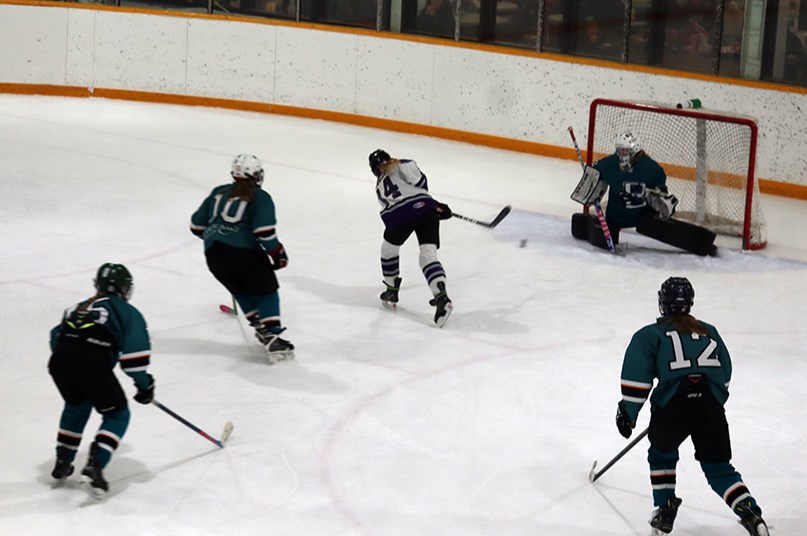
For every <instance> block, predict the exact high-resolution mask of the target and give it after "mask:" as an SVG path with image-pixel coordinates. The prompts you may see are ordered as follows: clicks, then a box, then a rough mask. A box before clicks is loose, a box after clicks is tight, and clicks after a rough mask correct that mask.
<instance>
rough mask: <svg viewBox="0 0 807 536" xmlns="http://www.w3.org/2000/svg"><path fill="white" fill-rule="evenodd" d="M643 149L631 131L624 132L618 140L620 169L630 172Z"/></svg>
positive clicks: (617, 149)
mask: <svg viewBox="0 0 807 536" xmlns="http://www.w3.org/2000/svg"><path fill="white" fill-rule="evenodd" d="M641 150H642V148H641V146H640V145H639V139H638V138H637V137H636V136H635V135H634V134H633V132H631V131H627V132H624V133H622V134H620V135H619V136H617V138H616V155H617V156H618V157H619V169H621V170H622V171H630V170H631V169H632V168H633V161H634V160H635V159H636V155H637V154H639V151H641Z"/></svg>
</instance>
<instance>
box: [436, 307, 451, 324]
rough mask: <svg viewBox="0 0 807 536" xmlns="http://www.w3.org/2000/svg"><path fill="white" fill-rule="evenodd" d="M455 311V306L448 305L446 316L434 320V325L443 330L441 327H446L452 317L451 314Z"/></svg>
mask: <svg viewBox="0 0 807 536" xmlns="http://www.w3.org/2000/svg"><path fill="white" fill-rule="evenodd" d="M453 310H454V306H453V305H451V303H448V304H447V305H446V314H444V315H443V316H441V317H439V318H435V319H434V323H435V324H437V327H438V328H441V327H443V326H444V325H445V323H446V321H447V320H448V317H449V316H451V312H452V311H453Z"/></svg>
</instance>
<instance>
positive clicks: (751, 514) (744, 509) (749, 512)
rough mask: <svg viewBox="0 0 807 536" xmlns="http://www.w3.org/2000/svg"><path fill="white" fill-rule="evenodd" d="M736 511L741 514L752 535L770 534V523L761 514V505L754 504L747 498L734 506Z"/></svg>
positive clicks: (745, 526) (742, 520) (743, 524)
mask: <svg viewBox="0 0 807 536" xmlns="http://www.w3.org/2000/svg"><path fill="white" fill-rule="evenodd" d="M734 513H736V514H737V515H738V516H740V525H742V526H743V527H744V528H745V530H747V531H748V534H750V535H751V536H769V535H770V533H769V532H768V525H766V524H765V520H763V519H762V516H761V515H760V513H761V510H760V509H759V507H755V506H753V504H752V503H751V501H750V500H748V499H746V500H744V501H743V502H741V503H740V504H738V505H737V506H736V507H735V508H734Z"/></svg>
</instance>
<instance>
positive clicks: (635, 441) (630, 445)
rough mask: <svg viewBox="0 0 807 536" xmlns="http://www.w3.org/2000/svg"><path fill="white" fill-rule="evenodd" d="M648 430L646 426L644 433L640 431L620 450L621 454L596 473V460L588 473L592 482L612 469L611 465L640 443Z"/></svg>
mask: <svg viewBox="0 0 807 536" xmlns="http://www.w3.org/2000/svg"><path fill="white" fill-rule="evenodd" d="M648 431H650V428H645V429H644V430H643V431H642V433H640V434H639V435H637V436H636V437H635V438H634V439H633V441H631V442H630V443H628V446H627V447H625V448H624V449H622V450H620V451H619V454H617V455H616V456H614V457H613V458H611V461H610V462H608V463H606V464H605V467H603V468H602V469H600V470H599V471H598V472H596V473H595V472H594V468H595V467H597V462H596V461H595V462H594V465H592V466H591V472H590V473H589V475H588V479H589V480H590V481H591V482H594V481H596V480H597V479H598V478H600V477H601V476H602V475H603V473H605V472H606V471H607V470H608V469H610V468H611V466H612V465H614V464H615V463H616V462H618V461H619V459H620V458H622V456H624V455H625V454H627V453H628V451H629V450H630V449H632V448H633V447H635V446H636V445H637V444H638V443H639V441H641V440H642V439H644V436H646V435H647V432H648Z"/></svg>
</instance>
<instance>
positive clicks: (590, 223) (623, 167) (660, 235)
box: [571, 132, 717, 255]
mask: <svg viewBox="0 0 807 536" xmlns="http://www.w3.org/2000/svg"><path fill="white" fill-rule="evenodd" d="M615 145H616V150H615V152H614V154H611V155H608V156H606V157H604V158H602V159H600V160H598V161H597V162H595V163H594V166H586V168H585V170H584V172H583V177H582V178H581V179H580V183H579V184H578V186H577V188H576V189H575V191H574V193H572V196H571V197H572V199H573V200H575V201H577V202H578V203H581V204H584V205H596V204H598V203H599V202H600V199H601V198H602V197H603V195H605V193H606V191H607V192H608V204H607V207H606V208H607V210H606V211H605V221H606V223H607V225H608V230H609V231H610V234H611V238H612V239H613V241H614V243H615V244H618V243H619V234H620V231H621V230H622V229H626V228H633V227H635V228H636V232H638V233H640V234H643V235H645V236H649V237H651V238H654V239H656V240H658V241H660V242H664V243H665V244H669V245H672V246H675V247H678V248H681V249H684V250H686V251H689V252H690V253H695V254H697V255H716V254H717V247H716V246H715V245H714V240H715V233H713V232H712V231H709V230H708V229H705V228H703V227H700V226H698V225H694V224H691V223H688V222H684V221H680V220H676V219H674V218H672V215H673V214H674V213H675V207H676V205H677V204H678V199H676V197H675V196H674V195H672V194H671V193H669V192H668V191H667V175H666V173H665V172H664V168H662V167H661V165H659V163H658V162H656V161H655V160H654V159H653V158H651V157H650V156H649V155H648V154H647V153H645V152H644V151H643V150H642V149H641V146H640V144H639V140H638V138H637V137H636V136H635V135H634V134H633V133H632V132H625V133H623V134H620V135H619V136H618V137H617V140H616V144H615ZM572 235H573V236H574V237H575V238H580V239H583V240H588V241H589V242H590V243H591V244H593V245H595V246H597V247H601V248H604V249H608V244H607V240H606V238H605V233H604V232H603V229H602V226H601V225H600V222H599V219H598V218H597V216H596V215H594V214H584V213H576V214H574V215H573V216H572Z"/></svg>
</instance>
